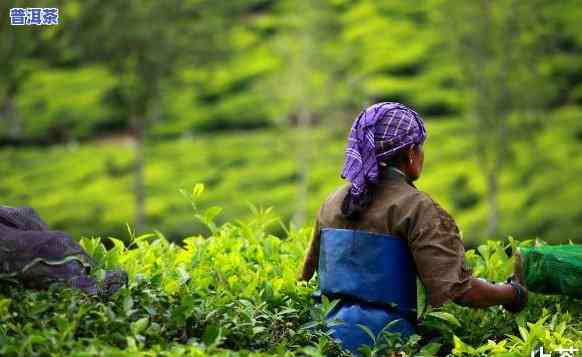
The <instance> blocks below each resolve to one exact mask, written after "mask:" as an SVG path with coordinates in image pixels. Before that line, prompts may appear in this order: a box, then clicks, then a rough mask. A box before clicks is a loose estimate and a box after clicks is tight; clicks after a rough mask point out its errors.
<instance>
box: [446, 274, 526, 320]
mask: <svg viewBox="0 0 582 357" xmlns="http://www.w3.org/2000/svg"><path fill="white" fill-rule="evenodd" d="M454 302H455V303H456V304H459V305H462V306H470V307H476V308H484V307H489V306H494V305H503V307H505V309H507V310H508V311H510V312H513V313H517V312H519V311H521V310H523V308H524V307H525V305H526V303H527V289H525V288H524V287H523V286H521V285H519V284H518V283H517V282H510V283H507V284H492V283H489V282H487V281H486V280H483V279H478V278H471V288H470V289H469V290H467V291H466V292H465V293H464V294H463V295H461V296H459V297H458V298H456V299H455V300H454Z"/></svg>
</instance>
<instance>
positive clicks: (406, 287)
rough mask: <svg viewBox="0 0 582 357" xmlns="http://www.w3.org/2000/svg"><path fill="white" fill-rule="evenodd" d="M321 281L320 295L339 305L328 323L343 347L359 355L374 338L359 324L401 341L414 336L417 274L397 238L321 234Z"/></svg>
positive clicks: (351, 233)
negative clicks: (335, 322)
mask: <svg viewBox="0 0 582 357" xmlns="http://www.w3.org/2000/svg"><path fill="white" fill-rule="evenodd" d="M317 273H318V277H319V289H320V291H319V292H320V293H321V294H323V295H325V296H327V297H328V298H330V299H333V300H335V299H339V300H340V303H339V304H338V305H337V306H336V307H335V308H334V309H333V311H331V312H329V314H328V316H327V319H328V320H341V321H342V323H341V324H339V325H336V326H333V327H331V330H332V336H333V337H335V338H337V339H338V340H339V341H340V342H341V344H342V346H343V348H345V349H347V350H349V351H351V352H352V353H357V350H358V348H359V347H360V346H361V345H363V344H366V345H370V346H371V345H372V343H373V342H372V339H371V338H370V337H369V336H368V334H367V333H366V332H365V331H364V330H363V329H362V328H361V327H359V326H358V324H360V325H364V326H366V327H368V328H369V329H370V330H371V331H372V333H374V335H378V334H379V333H380V331H381V330H382V329H384V327H385V326H386V325H388V324H389V323H390V322H392V321H396V320H398V322H395V323H394V324H392V325H391V326H390V328H389V329H388V331H390V332H399V333H400V334H401V338H403V339H404V338H408V337H409V336H411V335H412V334H414V333H415V328H414V325H415V323H416V303H417V300H416V270H415V267H414V262H413V260H412V257H411V255H410V251H409V249H408V246H407V244H406V242H405V241H404V240H402V239H400V238H398V237H396V236H391V235H383V234H375V233H368V232H363V231H356V230H349V229H330V228H325V229H322V230H321V243H320V250H319V264H318V271H317Z"/></svg>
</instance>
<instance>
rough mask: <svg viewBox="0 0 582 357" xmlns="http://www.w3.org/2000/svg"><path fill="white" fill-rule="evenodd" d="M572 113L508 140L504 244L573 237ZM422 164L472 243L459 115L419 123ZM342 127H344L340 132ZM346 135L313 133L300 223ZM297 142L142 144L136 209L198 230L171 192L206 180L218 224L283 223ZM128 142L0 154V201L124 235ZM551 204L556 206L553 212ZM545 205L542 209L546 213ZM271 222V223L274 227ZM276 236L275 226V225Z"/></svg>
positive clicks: (467, 145)
mask: <svg viewBox="0 0 582 357" xmlns="http://www.w3.org/2000/svg"><path fill="white" fill-rule="evenodd" d="M579 113H580V111H579V110H578V109H576V108H565V109H563V110H561V111H559V112H555V113H553V114H552V115H549V116H548V120H547V122H548V123H549V124H551V125H547V129H546V130H545V132H544V133H543V134H531V135H527V137H526V138H525V139H523V140H521V141H519V142H516V144H515V145H514V149H515V150H514V155H513V157H510V158H508V160H510V161H509V162H508V163H510V165H507V167H508V169H507V170H505V171H503V173H502V175H501V178H502V179H501V185H502V191H501V195H500V197H499V200H500V206H501V213H502V220H501V231H502V233H503V234H501V235H500V236H499V237H488V238H495V239H502V238H504V237H505V236H506V235H509V234H512V235H516V236H520V237H524V238H526V237H534V236H539V237H541V238H542V239H545V240H547V241H551V242H567V241H568V240H573V241H576V240H578V241H579V240H580V239H582V228H581V227H580V226H579V225H578V224H577V223H578V222H579V219H580V218H581V217H582V204H581V203H580V202H578V201H576V200H574V199H573V197H576V196H577V195H579V194H580V193H582V192H581V191H582V187H581V186H578V185H577V182H579V180H578V179H577V177H578V176H579V175H580V174H581V173H582V158H580V157H579V156H578V155H577V152H579V151H580V149H581V147H582V140H581V137H582V134H581V133H582V124H580V121H579V119H578V117H579V115H580V114H579ZM428 128H429V129H428V130H429V139H428V141H427V143H426V147H425V152H426V159H425V168H424V173H423V176H422V177H421V179H420V180H419V181H418V182H417V186H418V187H419V189H421V190H423V191H426V192H428V193H429V194H431V195H432V196H433V197H434V198H435V199H436V200H437V201H438V202H440V203H441V204H442V205H443V206H444V207H445V208H446V209H447V210H449V211H450V212H451V213H452V214H453V216H454V217H455V219H456V220H457V223H458V224H459V226H460V228H461V230H462V231H463V233H464V238H465V240H466V241H467V243H468V244H474V243H475V242H477V241H479V240H482V239H484V238H486V237H484V236H483V232H484V227H485V222H486V217H487V206H486V202H485V198H484V192H485V185H484V178H483V177H482V176H481V174H480V170H479V169H478V162H477V161H476V160H475V155H474V154H473V148H472V144H471V142H472V141H471V137H470V135H469V133H468V132H467V129H466V127H465V125H463V121H461V120H459V119H447V120H442V119H441V120H431V118H429V120H428ZM346 130H347V129H346ZM344 135H345V133H342V134H340V135H338V134H331V133H327V132H324V131H323V130H320V129H317V130H315V131H314V132H313V142H314V144H313V147H312V149H311V158H310V163H309V167H310V178H309V202H308V211H309V215H308V217H309V219H310V220H311V219H313V217H314V214H315V212H316V211H317V209H318V207H319V205H320V203H321V202H322V201H323V200H324V199H325V197H326V196H327V195H328V194H329V193H330V192H332V191H333V190H334V189H335V187H336V186H337V185H340V184H342V180H340V179H339V171H340V168H341V165H342V163H343V151H344V145H345V144H344V140H345V138H344V137H343V136H344ZM295 147H296V142H295V139H294V137H293V133H289V132H285V131H281V130H277V129H268V130H259V131H245V132H235V133H226V134H219V135H217V134H212V135H206V136H195V137H189V138H181V139H177V140H168V141H161V142H160V141H156V142H149V143H148V145H147V153H146V156H147V159H146V160H147V167H146V190H147V195H148V197H147V201H146V210H147V215H148V220H149V222H148V223H149V227H151V229H158V230H159V231H161V232H162V233H164V234H165V235H166V236H167V237H169V238H171V239H181V238H182V237H186V236H189V235H192V234H195V233H198V232H205V231H206V230H205V228H204V227H202V226H201V225H199V224H197V223H195V221H194V219H193V215H192V213H191V207H190V206H189V204H188V202H187V201H186V200H185V199H184V197H183V195H182V194H181V193H180V189H186V190H187V189H188V188H189V187H192V185H193V184H194V183H198V182H200V183H204V184H205V185H206V188H207V194H206V195H205V196H204V198H203V199H202V200H201V202H200V205H201V207H210V206H215V205H218V206H222V207H224V210H223V212H222V214H221V215H220V216H219V218H218V219H219V221H221V222H225V221H230V220H233V219H243V218H244V217H246V216H248V215H249V214H250V212H251V210H250V209H249V205H248V204H249V203H250V204H253V205H255V206H259V207H271V206H272V207H274V208H275V210H276V211H278V212H280V213H281V216H282V219H283V221H284V222H288V221H289V220H290V219H291V217H292V216H293V212H294V211H295V203H294V202H296V197H297V180H298V171H297V162H296V160H295V159H294V158H295V157H296V155H295V149H294V148H295ZM131 163H132V144H131V141H128V140H101V141H95V142H93V143H86V144H82V145H59V146H51V147H48V148H34V147H31V148H23V149H16V148H7V149H4V150H2V151H0V168H1V170H2V173H3V175H2V177H1V178H0V190H1V194H2V197H3V202H2V203H3V204H6V205H23V204H27V205H30V206H32V207H34V208H36V209H37V210H38V211H39V212H40V214H41V215H42V216H43V217H45V218H46V220H47V221H48V223H49V224H50V225H51V226H53V227H55V228H57V229H63V230H66V231H68V232H70V233H72V234H73V235H74V236H75V237H77V238H80V237H81V236H93V235H99V236H110V235H111V236H116V237H120V238H122V239H126V238H127V233H126V232H127V230H126V227H125V224H126V223H130V224H131V221H132V219H133V216H132V215H133V213H132V211H133V208H132V204H133V201H132V190H131V184H132V177H131ZM558 207H559V209H556V208H558ZM549 208H552V209H549ZM274 229H275V228H274ZM275 230H276V231H277V230H278V229H275Z"/></svg>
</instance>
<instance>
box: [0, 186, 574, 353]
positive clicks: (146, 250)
mask: <svg viewBox="0 0 582 357" xmlns="http://www.w3.org/2000/svg"><path fill="white" fill-rule="evenodd" d="M200 193H201V187H200V186H197V188H196V189H195V190H194V191H193V193H192V196H191V198H192V199H193V202H194V207H195V209H196V210H197V212H196V213H195V214H196V218H197V219H198V220H200V221H202V222H204V224H205V225H206V226H207V227H208V229H209V230H210V232H211V233H210V235H209V236H208V237H202V236H194V237H190V238H186V239H185V240H184V241H183V243H182V245H180V246H178V245H176V244H174V243H171V242H168V241H167V240H166V239H165V238H164V237H163V236H162V235H161V234H160V233H157V234H147V235H142V236H135V235H134V234H133V233H132V232H130V239H129V241H130V243H129V245H128V246H127V247H126V246H125V245H124V244H123V243H122V242H121V241H119V240H116V239H110V240H111V243H112V245H113V248H112V249H110V250H106V249H105V247H104V245H103V241H102V240H101V239H99V238H92V239H83V240H82V241H81V243H82V245H83V246H84V247H85V249H86V250H87V251H88V252H89V253H90V254H91V255H92V256H93V257H94V258H95V260H96V261H97V269H96V270H95V271H94V274H96V275H97V276H99V275H100V273H101V271H102V270H103V269H107V268H112V267H122V268H123V269H125V270H127V271H128V273H129V275H130V284H129V286H128V287H127V288H123V289H122V290H121V291H119V292H118V293H117V294H116V295H115V296H113V297H112V298H111V299H110V300H99V299H94V298H88V297H86V296H83V295H82V294H80V293H78V292H77V291H72V290H69V289H59V288H57V287H55V288H54V289H50V290H48V291H25V290H22V289H20V288H18V287H14V286H12V285H7V284H2V285H0V354H1V355H21V356H28V355H63V354H69V355H82V356H92V355H128V356H129V355H131V356H135V355H145V356H148V355H152V356H153V355H167V356H183V355H190V356H203V355H209V354H212V355H223V356H231V355H240V356H252V355H266V354H268V355H272V354H276V355H281V356H292V355H309V356H321V355H324V354H326V353H332V354H337V353H339V351H338V347H337V345H336V344H335V343H334V342H333V341H332V340H331V339H330V338H329V336H328V335H327V333H326V329H325V322H324V315H325V312H326V310H327V309H329V306H330V305H331V304H332V302H326V303H325V304H324V306H320V307H316V306H313V304H312V302H311V300H310V293H311V292H312V291H313V290H314V288H315V282H311V283H310V284H305V283H297V282H296V277H297V274H298V271H299V269H300V265H301V261H302V258H303V253H304V250H305V247H306V245H307V242H308V240H309V238H310V234H311V230H310V229H290V230H289V231H288V232H287V238H285V239H280V238H278V237H275V236H273V235H270V234H268V233H267V232H266V229H267V228H268V227H269V226H270V225H274V224H277V223H278V222H279V220H278V218H277V217H276V216H274V215H273V214H272V213H271V211H270V210H255V213H254V215H253V216H252V218H250V219H248V220H244V221H238V222H236V223H234V222H227V223H224V224H216V223H215V219H214V218H215V217H216V214H217V213H218V209H216V208H211V209H207V210H198V207H197V204H196V202H197V200H198V198H199V195H200ZM517 244H525V245H531V244H540V242H535V241H527V242H521V243H518V242H517V241H515V240H509V241H508V243H507V246H505V245H504V244H503V243H501V242H493V241H488V242H486V243H485V244H483V245H481V246H479V247H478V248H477V249H476V250H469V251H468V252H467V259H468V261H469V262H470V264H471V265H472V266H473V269H474V272H475V274H476V275H478V276H481V277H484V278H487V279H494V280H501V279H503V278H505V277H506V276H507V275H509V273H510V272H511V266H512V258H510V257H508V255H507V254H506V248H509V247H512V248H515V246H516V245H517ZM419 301H424V300H423V299H422V296H421V298H420V299H419ZM419 310H422V309H419ZM580 317H582V311H581V310H580V308H579V304H578V302H576V301H573V300H570V299H568V298H565V297H546V296H540V295H536V294H532V297H531V302H530V304H529V306H528V308H527V309H526V310H524V311H523V312H522V313H520V314H519V315H511V314H509V313H507V312H505V311H504V310H503V309H501V308H489V309H483V310H471V309H468V308H463V307H458V306H455V305H452V304H448V305H445V306H444V307H442V308H439V309H432V310H429V311H428V313H426V314H425V315H424V316H423V318H422V321H423V322H422V323H421V327H420V331H421V332H422V335H423V337H422V338H421V337H414V338H413V339H411V340H409V341H408V342H407V343H404V344H401V343H399V342H398V339H397V338H396V336H391V335H387V336H384V337H382V336H379V337H378V339H377V344H376V346H375V347H374V348H373V349H370V350H368V351H365V354H366V355H386V353H387V352H389V351H401V352H405V353H406V355H424V356H429V355H436V354H437V353H438V354H439V355H446V354H453V355H459V356H460V355H471V356H490V355H498V356H523V355H529V354H530V352H531V351H533V350H534V349H537V348H539V347H541V346H543V347H544V349H545V350H546V351H551V350H557V349H558V348H559V347H563V348H569V347H575V348H578V349H582V323H581V322H580V321H581V319H580Z"/></svg>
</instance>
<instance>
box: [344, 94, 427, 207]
mask: <svg viewBox="0 0 582 357" xmlns="http://www.w3.org/2000/svg"><path fill="white" fill-rule="evenodd" d="M426 137H427V133H426V129H425V127H424V122H423V120H422V118H421V117H420V115H419V114H418V113H417V112H415V111H414V110H412V109H410V108H408V107H407V106H405V105H402V104H400V103H396V102H382V103H377V104H374V105H372V106H370V107H368V108H367V109H365V110H364V111H362V112H361V113H360V114H359V115H358V117H357V118H356V120H355V121H354V124H353V125H352V130H351V131H350V135H349V138H348V147H347V148H346V161H345V163H344V167H343V171H342V174H341V177H342V178H344V179H348V180H350V181H351V183H352V187H351V189H350V193H351V199H352V201H354V202H358V201H359V200H360V197H361V196H362V194H363V193H365V192H366V190H367V188H368V184H370V183H372V184H375V183H377V182H378V163H379V162H382V161H384V160H386V159H387V158H389V157H391V156H393V155H394V154H396V153H397V152H398V151H400V150H402V149H405V148H407V147H408V146H410V145H411V144H422V143H423V142H424V141H425V140H426Z"/></svg>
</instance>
